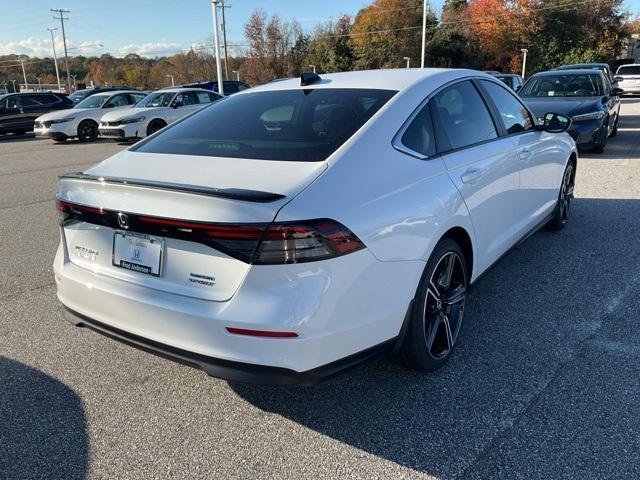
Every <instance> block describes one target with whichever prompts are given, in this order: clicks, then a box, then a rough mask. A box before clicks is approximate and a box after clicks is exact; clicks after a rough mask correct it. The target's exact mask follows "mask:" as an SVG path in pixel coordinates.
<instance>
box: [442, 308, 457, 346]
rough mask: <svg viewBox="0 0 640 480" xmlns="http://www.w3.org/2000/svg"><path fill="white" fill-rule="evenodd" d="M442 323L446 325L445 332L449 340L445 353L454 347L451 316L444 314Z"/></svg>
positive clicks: (447, 340)
mask: <svg viewBox="0 0 640 480" xmlns="http://www.w3.org/2000/svg"><path fill="white" fill-rule="evenodd" d="M441 323H442V325H443V327H444V333H445V338H446V342H447V348H446V349H445V350H444V352H443V353H449V351H450V350H451V349H452V348H453V342H454V338H453V334H452V333H451V324H450V323H449V317H447V316H446V315H442V317H441Z"/></svg>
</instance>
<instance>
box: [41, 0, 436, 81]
mask: <svg viewBox="0 0 640 480" xmlns="http://www.w3.org/2000/svg"><path fill="white" fill-rule="evenodd" d="M425 1H426V0H425ZM49 10H51V11H52V12H53V13H57V14H58V15H60V16H59V17H55V16H54V17H53V19H54V20H60V24H61V25H62V44H63V45H64V66H65V68H66V70H67V86H68V87H69V92H71V75H69V56H68V55H67V37H66V35H65V33H64V21H65V20H69V18H64V14H65V13H69V10H63V9H62V8H50V9H49Z"/></svg>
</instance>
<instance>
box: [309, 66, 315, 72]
mask: <svg viewBox="0 0 640 480" xmlns="http://www.w3.org/2000/svg"><path fill="white" fill-rule="evenodd" d="M309 68H310V69H311V70H312V71H313V73H316V66H315V65H309Z"/></svg>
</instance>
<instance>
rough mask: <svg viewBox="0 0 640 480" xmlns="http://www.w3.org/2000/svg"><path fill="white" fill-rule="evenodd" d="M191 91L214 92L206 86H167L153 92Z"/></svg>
mask: <svg viewBox="0 0 640 480" xmlns="http://www.w3.org/2000/svg"><path fill="white" fill-rule="evenodd" d="M191 91H196V92H212V90H208V89H206V88H196V87H167V88H161V89H160V90H155V91H153V92H151V93H156V92H163V93H164V92H171V93H178V92H191ZM213 93H218V92H213Z"/></svg>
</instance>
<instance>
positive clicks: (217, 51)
mask: <svg viewBox="0 0 640 480" xmlns="http://www.w3.org/2000/svg"><path fill="white" fill-rule="evenodd" d="M219 1H220V0H211V15H212V16H213V47H214V52H215V54H216V75H217V77H218V93H219V94H220V95H224V80H223V78H222V63H221V62H220V39H219V38H218V2H219Z"/></svg>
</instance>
